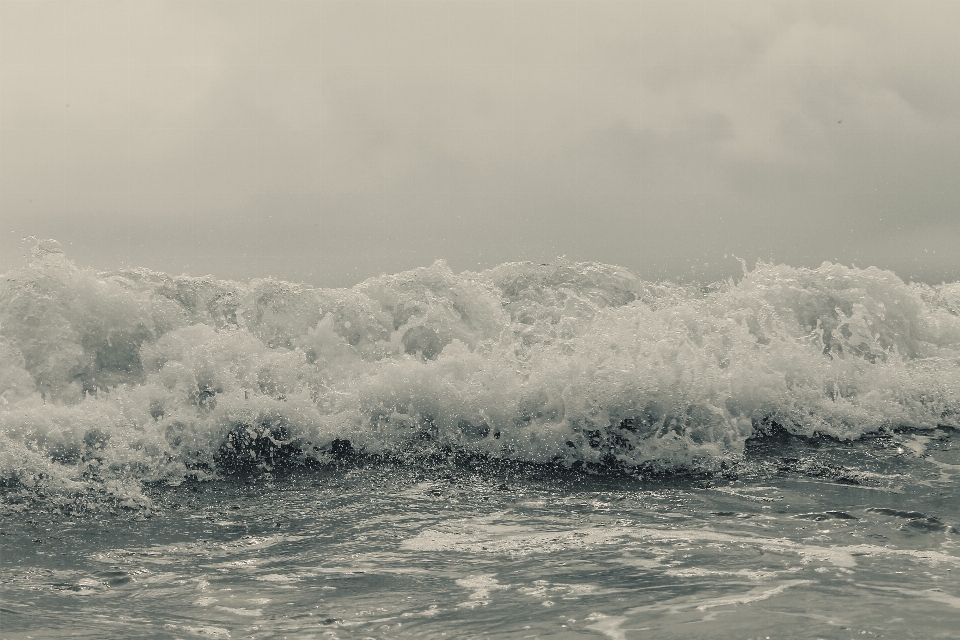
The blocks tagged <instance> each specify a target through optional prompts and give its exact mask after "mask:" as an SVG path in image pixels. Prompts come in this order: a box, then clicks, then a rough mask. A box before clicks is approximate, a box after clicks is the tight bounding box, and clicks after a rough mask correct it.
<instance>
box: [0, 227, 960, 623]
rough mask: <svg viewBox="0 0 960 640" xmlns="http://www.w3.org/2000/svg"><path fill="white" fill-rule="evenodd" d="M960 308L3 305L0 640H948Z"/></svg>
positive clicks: (395, 293)
mask: <svg viewBox="0 0 960 640" xmlns="http://www.w3.org/2000/svg"><path fill="white" fill-rule="evenodd" d="M958 428H960V283H948V284H942V285H939V286H930V285H925V284H920V283H905V282H903V281H902V280H901V279H900V278H898V277H897V276H896V275H895V274H894V273H891V272H889V271H883V270H880V269H876V268H867V269H859V268H854V267H847V266H843V265H836V264H830V263H825V264H823V265H822V266H821V267H819V268H817V269H800V268H793V267H790V266H786V265H777V264H764V263H760V264H758V265H757V266H756V267H754V268H753V269H752V270H751V269H747V268H746V267H745V268H744V273H743V275H742V276H741V277H739V278H737V279H731V280H729V281H726V282H718V283H713V284H710V285H707V286H699V285H683V284H676V283H671V282H648V281H644V280H642V279H640V278H639V277H637V276H636V275H635V274H632V273H631V272H630V271H628V270H626V269H623V268H620V267H616V266H611V265H603V264H596V263H589V264H583V263H572V262H565V261H558V262H555V263H551V264H531V263H512V264H503V265H500V266H498V267H496V268H494V269H491V270H488V271H484V272H480V273H471V272H464V273H459V274H457V273H454V272H452V271H451V270H450V269H449V268H448V267H447V266H446V265H445V264H444V263H442V262H437V263H435V264H434V265H432V266H430V267H426V268H422V269H416V270H413V271H408V272H404V273H400V274H396V275H389V276H381V277H378V278H373V279H370V280H367V281H365V282H363V283H360V284H358V285H356V286H355V287H353V288H351V289H317V288H314V287H310V286H307V285H302V284H295V283H288V282H281V281H277V280H273V279H257V280H252V281H250V282H232V281H223V280H217V279H215V278H213V277H205V278H192V277H187V276H171V275H168V274H164V273H157V272H152V271H149V270H145V269H130V270H124V271H120V272H112V273H98V272H94V271H92V270H90V269H85V268H83V267H81V266H78V265H75V264H74V263H72V262H71V261H70V260H69V259H68V258H67V257H66V256H64V255H63V253H62V251H61V250H60V248H59V246H58V245H57V244H56V243H55V242H52V241H45V242H41V243H39V244H38V245H37V247H36V249H35V251H34V255H33V259H32V260H31V261H30V262H29V264H26V265H25V266H24V267H23V268H22V269H19V270H16V271H13V272H10V273H7V274H5V275H4V276H3V277H2V278H0V554H2V555H0V637H3V638H27V637H34V638H41V637H70V636H76V637H103V638H127V637H136V636H139V637H158V638H188V637H221V638H248V637H253V638H282V637H290V638H332V637H341V638H346V637H426V638H441V637H450V638H452V637H500V638H522V637H546V636H553V637H591V636H592V637H598V638H603V637H608V638H646V637H664V638H685V637H693V636H697V637H708V638H709V637H715V638H757V637H760V638H767V637H769V638H815V637H822V638H853V637H857V638H861V637H887V638H910V637H915V638H933V637H956V635H957V631H956V629H957V627H958V624H960V580H958V577H957V575H958V574H960V549H958V548H957V542H958V540H960V499H958V498H957V496H956V495H955V494H956V486H957V482H958V474H960V448H958V447H960V436H958V434H957V429H958Z"/></svg>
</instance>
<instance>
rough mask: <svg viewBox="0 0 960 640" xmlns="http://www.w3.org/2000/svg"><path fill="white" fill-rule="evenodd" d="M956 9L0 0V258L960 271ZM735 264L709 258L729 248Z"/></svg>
mask: <svg viewBox="0 0 960 640" xmlns="http://www.w3.org/2000/svg"><path fill="white" fill-rule="evenodd" d="M957 25H960V2H956V1H955V0H942V1H934V2H929V1H924V0H909V1H904V2H899V1H883V0H871V1H866V2H862V1H856V0H831V1H820V2H807V1H792V0H757V1H753V0H748V1H740V0H708V1H703V0H694V1H689V2H686V1H669V2H666V1H647V0H627V1H616V0H572V1H564V0H503V1H501V0H480V1H476V0H442V1H432V0H415V1H409V0H386V1H380V0H369V1H368V0H346V1H344V0H301V1H297V0H213V1H206V0H182V1H180V0H175V1H169V0H121V1H99V0H72V1H69V2H58V1H53V2H46V1H43V0H0V271H6V270H8V269H10V268H13V267H16V266H19V265H20V264H22V260H23V258H22V256H23V255H24V250H23V249H22V248H21V238H22V237H24V236H30V235H36V236H40V237H53V238H56V239H59V240H60V241H61V242H62V243H63V245H64V247H65V249H66V252H67V255H68V256H69V257H71V258H73V259H74V260H76V261H77V262H78V263H80V264H83V265H89V266H93V267H96V268H101V269H112V268H116V267H119V266H121V265H127V266H146V267H150V268H154V269H159V270H164V271H170V272H173V273H181V272H188V273H191V274H194V275H202V274H206V273H213V274H214V275H217V276H219V277H225V278H248V277H252V276H266V275H274V276H277V277H283V278H286V279H291V280H298V281H307V282H312V283H315V284H321V285H327V286H343V285H350V284H353V283H354V282H357V281H359V280H361V279H363V278H365V277H368V276H371V275H377V274H379V273H381V272H396V271H399V270H402V269H407V268H411V267H415V266H420V265H425V264H429V263H431V262H432V261H433V260H434V259H437V258H445V259H447V260H448V262H449V263H450V265H451V266H452V267H453V268H454V269H456V270H461V269H478V268H485V267H489V266H492V265H494V264H497V263H499V262H503V261H512V260H538V261H549V260H551V259H553V258H555V257H557V256H559V255H566V257H567V258H569V259H571V260H597V261H602V262H608V263H615V264H620V265H623V266H626V267H629V268H630V269H633V270H635V271H637V272H638V273H640V274H641V275H642V276H645V277H650V278H659V277H665V276H666V277H682V278H689V277H698V278H708V279H709V278H714V277H718V276H725V275H730V274H733V273H736V272H738V271H739V269H740V267H739V264H738V263H737V262H736V260H735V259H734V258H733V257H732V256H733V255H736V256H739V257H741V258H745V259H747V260H748V261H752V260H754V259H756V258H758V257H761V258H764V259H773V260H776V261H778V262H786V263H788V264H792V265H797V266H800V265H807V266H816V265H818V264H819V263H820V262H822V261H823V260H835V261H839V262H842V263H845V264H856V265H858V266H866V265H870V264H872V265H877V266H880V267H884V268H890V269H893V270H895V271H896V272H897V273H898V274H900V275H901V276H902V277H905V278H919V279H925V280H929V281H935V282H939V281H940V280H941V279H947V280H956V279H960V179H958V176H960V38H957V37H956V34H957ZM725 256H727V257H726V258H725Z"/></svg>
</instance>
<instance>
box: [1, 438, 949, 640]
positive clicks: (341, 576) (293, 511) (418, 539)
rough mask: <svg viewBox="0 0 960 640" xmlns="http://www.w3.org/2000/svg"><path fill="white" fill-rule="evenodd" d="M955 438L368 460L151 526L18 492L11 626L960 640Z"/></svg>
mask: <svg viewBox="0 0 960 640" xmlns="http://www.w3.org/2000/svg"><path fill="white" fill-rule="evenodd" d="M957 442H958V441H957V436H956V435H955V434H954V432H952V431H949V430H938V431H930V432H925V433H924V434H923V435H918V434H913V435H911V434H900V435H895V436H892V437H886V438H876V439H872V440H862V441H857V442H855V443H839V442H835V441H804V440H790V441H787V442H783V441H780V442H777V443H774V444H771V443H770V442H760V443H755V445H754V447H753V448H752V449H751V451H750V453H749V455H748V456H747V460H746V462H745V463H744V464H743V465H742V466H741V467H740V468H739V469H737V470H736V472H731V473H730V474H729V476H728V477H723V478H719V477H713V478H709V479H685V480H677V479H673V480H670V481H666V480H665V481H660V482H652V481H649V480H639V479H636V478H629V477H597V476H587V475H579V474H573V473H571V472H569V471H566V472H560V471H556V470H549V469H544V468H540V467H530V466H521V465H514V466H509V465H508V466H504V465H500V466H497V467H483V466H476V467H474V466H471V465H470V464H460V465H452V466H436V467H430V468H427V467H410V466H383V465H364V464H357V465H352V466H342V467H340V468H329V469H326V470H319V471H311V472H304V473H301V474H297V475H293V476H289V477H284V478H271V477H269V476H259V477H254V478H250V479H247V480H232V481H217V482H207V483H193V484H185V485H183V486H181V487H177V488H163V489H156V490H154V495H152V499H153V500H154V501H155V503H156V504H157V505H158V509H157V511H156V513H155V514H154V515H152V516H150V517H144V516H143V515H130V514H124V513H118V514H115V515H109V514H99V515H96V514H89V515H85V516H64V515H59V514H56V513H51V512H47V511H44V510H43V509H44V508H43V507H38V506H37V505H36V504H26V503H24V504H18V503H16V500H15V498H16V496H15V495H14V494H13V493H12V492H9V493H7V494H6V495H4V502H3V504H2V509H3V515H2V519H0V529H2V536H0V540H2V545H3V556H2V565H0V580H2V584H0V594H2V601H3V604H2V609H0V616H2V617H0V620H2V625H0V629H2V635H3V637H4V638H27V637H35V638H37V637H68V636H70V635H74V636H77V637H103V638H127V637H143V636H149V637H159V638H164V637H169V638H188V637H214V638H216V637H220V638H245V637H255V638H271V637H278V638H279V637H296V638H337V637H341V638H347V637H368V636H369V637H430V638H440V637H464V636H468V637H469V636H481V635H482V636H488V637H503V638H507V637H509V638H514V637H517V638H520V637H543V636H555V637H575V636H585V637H590V636H594V637H608V638H641V637H666V638H683V637H693V636H697V637H708V638H709V637H715V638H727V637H758V636H759V637H766V636H769V637H771V638H811V637H824V638H848V637H881V636H882V637H888V638H890V637H925V638H929V637H952V636H953V634H954V633H955V631H954V630H955V624H954V623H955V622H956V621H957V620H958V619H960V581H958V579H957V578H956V577H955V576H957V574H958V573H960V549H958V548H957V541H958V540H960V534H958V527H960V508H958V501H957V499H956V497H955V496H954V487H955V486H956V475H957V473H958V472H960V454H958V453H957V449H956V446H957Z"/></svg>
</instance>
